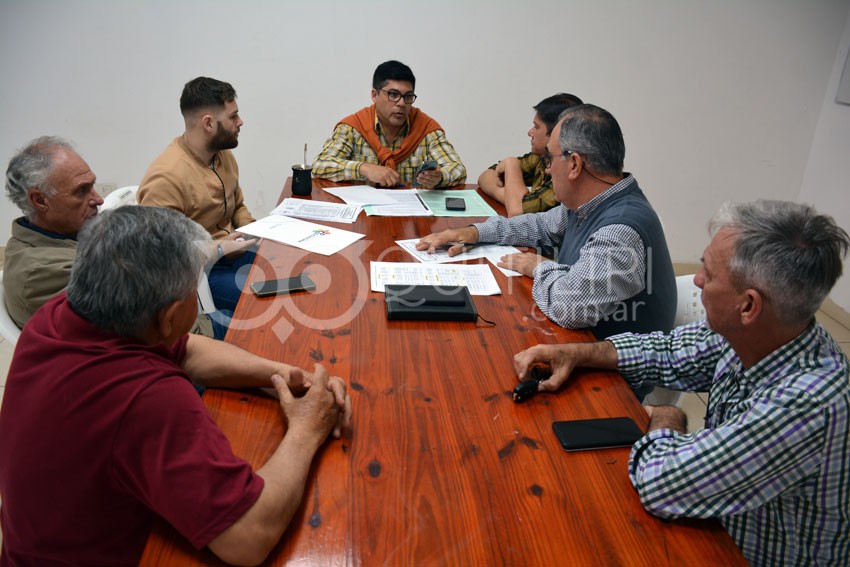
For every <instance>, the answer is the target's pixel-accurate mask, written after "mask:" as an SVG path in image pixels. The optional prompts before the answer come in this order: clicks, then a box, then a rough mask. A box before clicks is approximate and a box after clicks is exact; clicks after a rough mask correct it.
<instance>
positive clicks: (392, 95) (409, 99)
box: [381, 89, 416, 104]
mask: <svg viewBox="0 0 850 567" xmlns="http://www.w3.org/2000/svg"><path fill="white" fill-rule="evenodd" d="M381 92H382V93H387V98H388V99H390V102H398V100H399V99H404V104H413V101H415V100H416V95H415V94H413V93H407V94H401V93H400V92H398V91H397V90H394V89H393V90H389V91H388V90H384V89H381Z"/></svg>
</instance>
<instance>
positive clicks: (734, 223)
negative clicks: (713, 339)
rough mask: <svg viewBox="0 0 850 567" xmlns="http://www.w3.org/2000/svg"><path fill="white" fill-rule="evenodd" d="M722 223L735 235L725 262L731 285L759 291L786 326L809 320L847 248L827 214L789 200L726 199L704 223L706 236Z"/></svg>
mask: <svg viewBox="0 0 850 567" xmlns="http://www.w3.org/2000/svg"><path fill="white" fill-rule="evenodd" d="M722 228H730V229H732V230H734V231H735V232H736V233H737V235H738V241H737V243H736V247H735V252H734V254H733V256H732V259H731V260H730V261H729V271H730V273H731V276H732V282H733V284H734V285H736V286H737V287H738V288H739V289H746V288H754V289H756V290H758V291H759V292H760V293H762V294H763V295H765V296H766V297H767V298H768V300H769V301H770V303H772V305H773V309H774V312H775V314H776V317H777V318H778V319H779V321H780V322H781V323H783V324H786V325H795V324H800V323H805V322H807V321H811V319H812V318H813V317H814V316H815V313H816V312H817V310H818V309H819V308H820V306H821V303H823V300H824V299H826V296H827V295H828V294H829V291H830V290H831V289H832V286H833V285H835V282H836V281H837V280H838V278H839V277H841V272H842V260H843V259H844V257H845V256H846V255H847V250H848V247H850V238H848V236H847V232H846V231H845V230H844V229H842V228H841V227H839V226H838V225H837V224H835V221H834V220H833V219H832V217H830V216H827V215H822V214H818V212H817V211H816V210H815V209H814V208H813V207H811V206H809V205H806V204H802V203H792V202H790V201H771V200H759V201H755V202H752V203H726V204H724V205H723V206H722V207H721V208H720V210H719V211H718V212H717V213H716V214H715V215H714V217H713V218H712V219H711V221H710V222H709V232H710V233H711V235H712V236H714V235H715V234H716V233H717V231H719V230H720V229H722Z"/></svg>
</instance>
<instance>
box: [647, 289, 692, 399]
mask: <svg viewBox="0 0 850 567" xmlns="http://www.w3.org/2000/svg"><path fill="white" fill-rule="evenodd" d="M700 292H701V290H700V288H698V287H697V286H696V284H694V274H689V275H686V276H678V277H677V278H676V295H677V296H678V301H677V303H676V318H675V319H674V320H673V326H674V327H679V326H681V325H686V324H688V323H692V322H694V321H697V320H699V319H704V318H705V307H703V306H702V299H700ZM681 397H682V393H681V392H676V391H674V390H668V389H667V388H661V387H658V388H654V389H653V390H652V391H651V392H650V393H649V394H647V396H646V397H645V398H644V399H643V403H645V404H647V405H650V406H675V405H677V404H678V403H679V399H680V398H681Z"/></svg>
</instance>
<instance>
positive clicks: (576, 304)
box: [472, 174, 647, 329]
mask: <svg viewBox="0 0 850 567" xmlns="http://www.w3.org/2000/svg"><path fill="white" fill-rule="evenodd" d="M633 182H634V177H633V176H632V175H630V174H629V175H626V177H625V178H623V180H621V181H620V182H619V183H617V184H616V185H613V186H612V187H610V188H609V189H606V190H605V191H603V192H602V193H600V194H599V195H597V196H596V197H594V198H593V199H591V200H590V201H588V202H587V203H585V204H583V205H581V206H580V207H578V208H577V209H576V210H575V211H572V210H570V209H569V208H567V207H566V206H564V205H560V206H557V207H555V208H554V209H549V210H548V211H545V212H542V213H531V214H525V215H519V216H516V217H513V218H510V219H508V218H505V217H491V218H490V219H488V220H487V221H485V222H483V223H477V224H474V225H472V226H474V227H475V228H476V229H477V230H478V240H479V242H495V243H498V244H508V245H512V246H539V247H544V248H556V247H560V246H561V243H562V241H563V238H564V231H566V229H567V223H570V222H577V223H579V224H581V223H583V222H584V221H585V219H587V217H588V216H589V215H590V214H591V213H592V212H593V211H594V210H596V209H597V208H598V207H600V206H602V205H603V204H604V203H605V201H606V200H607V199H608V198H610V197H612V196H614V195H615V194H616V193H618V192H620V191H623V190H624V189H626V188H628V187H629V186H631V184H632V183H633ZM646 268H647V266H646V248H645V247H644V244H643V239H642V238H641V237H640V235H639V234H638V233H637V232H636V231H635V229H633V228H631V227H630V226H626V225H624V224H610V225H608V226H605V227H602V228H600V229H599V230H597V231H596V232H594V233H593V234H592V235H591V237H590V238H588V240H587V242H586V243H585V244H584V245H583V246H582V248H581V256H580V258H579V260H578V261H577V262H576V263H575V264H573V265H566V264H559V263H557V262H551V261H550V262H543V263H541V264H540V265H538V266H537V267H536V268H534V283H533V284H532V286H531V295H532V297H533V298H534V302H535V303H536V304H537V306H538V307H539V308H540V311H542V312H543V314H544V315H546V316H547V317H549V319H551V320H552V321H554V322H555V323H557V324H558V325H560V326H562V327H565V328H567V329H582V328H584V327H593V326H594V325H596V324H597V323H598V322H599V320H600V319H602V318H603V317H605V316H606V315H610V314H611V313H613V312H614V311H615V309H616V308H617V305H618V303H619V302H621V301H623V300H625V299H628V298H630V297H632V296H634V295H635V294H638V293H640V292H641V291H643V289H644V287H645V286H646ZM611 274H617V277H611Z"/></svg>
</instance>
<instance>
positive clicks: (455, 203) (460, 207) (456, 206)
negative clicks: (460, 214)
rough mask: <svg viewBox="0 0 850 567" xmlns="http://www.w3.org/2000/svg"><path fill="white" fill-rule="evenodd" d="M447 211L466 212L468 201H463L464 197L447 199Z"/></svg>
mask: <svg viewBox="0 0 850 567" xmlns="http://www.w3.org/2000/svg"><path fill="white" fill-rule="evenodd" d="M446 210H448V211H465V210H466V201H464V200H463V197H446Z"/></svg>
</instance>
